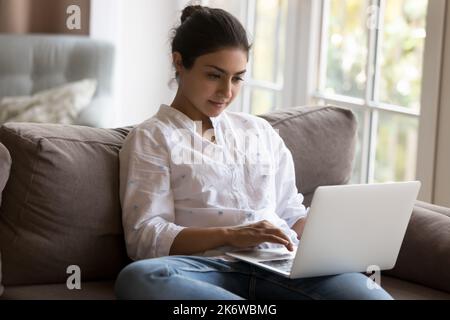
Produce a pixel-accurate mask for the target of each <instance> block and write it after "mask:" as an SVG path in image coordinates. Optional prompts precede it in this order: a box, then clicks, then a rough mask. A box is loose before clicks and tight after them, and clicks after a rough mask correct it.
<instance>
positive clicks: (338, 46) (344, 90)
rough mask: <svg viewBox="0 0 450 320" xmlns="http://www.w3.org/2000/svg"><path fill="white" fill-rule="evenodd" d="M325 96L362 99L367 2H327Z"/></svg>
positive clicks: (359, 0) (364, 79)
mask: <svg viewBox="0 0 450 320" xmlns="http://www.w3.org/2000/svg"><path fill="white" fill-rule="evenodd" d="M329 4H330V7H329V15H328V30H326V33H327V36H328V37H327V39H326V41H327V46H328V50H327V52H326V55H327V56H326V60H327V61H326V79H325V88H324V89H325V93H329V94H342V95H348V96H352V97H356V98H364V96H365V87H366V79H367V76H366V60H367V33H368V29H367V27H366V19H367V13H366V8H367V7H366V6H367V4H366V1H361V0H330V1H329Z"/></svg>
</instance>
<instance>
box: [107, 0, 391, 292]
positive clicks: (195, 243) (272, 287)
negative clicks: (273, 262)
mask: <svg viewBox="0 0 450 320" xmlns="http://www.w3.org/2000/svg"><path fill="white" fill-rule="evenodd" d="M249 51H250V45H249V43H248V39H247V34H246V31H245V30H244V28H243V27H242V25H241V24H240V22H239V21H238V20H237V19H236V18H235V17H233V16H232V15H230V14H229V13H227V12H225V11H223V10H221V9H211V8H207V7H201V6H188V7H186V8H185V9H184V10H183V13H182V17H181V25H180V26H179V27H178V28H177V29H176V30H175V34H174V38H173V40H172V52H173V55H172V56H173V63H174V66H175V69H176V79H177V82H178V91H177V94H176V96H175V98H174V100H173V102H172V103H171V105H170V106H168V105H161V107H160V109H159V111H158V112H157V114H156V115H155V116H153V117H152V118H150V119H148V120H146V121H144V122H143V123H141V124H140V125H138V126H137V127H135V128H134V129H133V130H132V131H131V132H130V134H129V135H128V137H127V138H126V141H125V143H124V145H123V147H122V149H121V151H120V179H121V180H120V199H121V205H122V214H123V219H122V220H123V226H124V232H125V237H126V245H127V251H128V254H129V256H130V257H131V258H132V259H134V260H140V261H135V262H133V263H131V264H130V265H128V266H127V267H125V268H124V269H123V270H122V271H121V273H120V274H119V276H118V279H117V281H116V287H115V290H116V294H117V297H118V298H120V299H189V300H190V299H227V300H230V299H298V300H301V299H391V296H390V295H389V294H388V293H386V292H385V291H384V290H382V289H381V290H370V289H369V288H368V287H367V285H366V283H367V277H365V276H364V275H362V274H359V273H348V274H342V275H336V276H327V277H316V278H308V279H296V280H293V279H288V278H284V277H282V276H278V275H276V274H273V273H270V272H267V271H264V270H262V269H257V268H254V267H252V266H251V265H249V264H246V263H244V262H238V261H236V260H234V259H232V258H230V257H227V256H225V255H224V252H225V251H229V250H234V249H238V248H247V247H255V246H257V247H266V248H267V247H277V246H285V247H286V248H287V249H288V250H291V251H292V250H293V246H294V245H297V244H298V240H299V239H300V237H301V235H302V230H303V226H304V223H305V219H306V216H307V210H306V208H305V207H304V205H303V204H302V203H303V196H302V194H300V193H298V190H297V188H296V185H295V172H294V163H293V159H292V155H291V153H290V151H289V150H288V149H287V147H286V146H285V144H284V142H283V140H282V139H281V137H280V136H279V135H278V134H277V132H276V131H275V130H274V129H273V128H272V126H271V125H270V124H269V123H268V122H267V121H266V120H263V119H261V118H259V117H256V116H253V115H249V114H245V113H238V112H231V111H227V110H226V109H227V107H228V106H229V105H230V103H231V102H232V101H233V100H234V99H235V98H236V97H237V95H238V93H239V91H240V88H241V86H242V82H243V77H244V74H245V72H246V67H247V62H248V57H249ZM249 132H251V133H252V134H251V135H250V134H248V133H249ZM255 137H256V139H257V140H252V139H253V138H255ZM247 138H249V139H250V143H248V148H249V149H252V148H253V149H252V150H254V151H256V152H253V153H252V154H251V155H252V156H249V154H248V152H242V150H243V149H242V148H241V146H243V145H246V142H247V141H246V140H247ZM246 151H247V150H246ZM218 155H222V156H223V157H224V158H225V159H226V160H227V161H225V160H224V158H219V156H218ZM235 156H236V158H237V159H235ZM230 159H233V160H230Z"/></svg>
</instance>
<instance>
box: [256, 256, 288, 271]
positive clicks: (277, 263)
mask: <svg viewBox="0 0 450 320" xmlns="http://www.w3.org/2000/svg"><path fill="white" fill-rule="evenodd" d="M259 263H262V264H265V265H266V266H269V267H272V268H276V269H279V270H281V271H284V272H291V269H292V264H293V263H294V259H281V260H270V261H259Z"/></svg>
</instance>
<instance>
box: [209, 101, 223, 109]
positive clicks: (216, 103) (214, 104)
mask: <svg viewBox="0 0 450 320" xmlns="http://www.w3.org/2000/svg"><path fill="white" fill-rule="evenodd" d="M208 102H209V103H211V104H212V105H213V106H215V107H217V108H222V107H225V106H226V105H227V104H226V103H225V102H216V101H212V100H208Z"/></svg>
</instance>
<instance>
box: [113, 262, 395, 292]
mask: <svg viewBox="0 0 450 320" xmlns="http://www.w3.org/2000/svg"><path fill="white" fill-rule="evenodd" d="M367 280H368V277H366V276H365V275H363V274H361V273H345V274H341V275H335V276H325V277H315V278H303V279H288V278H285V277H282V276H279V275H277V274H275V273H272V272H268V271H265V270H264V269H261V268H258V267H255V266H252V265H251V264H248V263H245V262H239V261H227V260H225V259H222V258H220V257H198V256H168V257H162V258H154V259H147V260H141V261H136V262H133V263H131V264H129V265H128V266H126V267H125V268H124V269H123V270H122V271H121V272H120V274H119V276H118V278H117V281H116V284H115V292H116V296H117V298H119V299H152V300H242V299H251V300H254V299H274V300H292V299H294V300H309V299H314V300H318V299H333V300H336V299H339V300H344V299H345V300H347V299H352V300H353V299H355V300H356V299H364V300H391V299H392V297H391V296H390V295H389V294H388V293H387V292H386V291H384V290H383V289H382V288H380V287H378V288H376V289H369V286H368V285H367ZM369 280H370V279H369Z"/></svg>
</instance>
